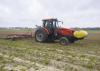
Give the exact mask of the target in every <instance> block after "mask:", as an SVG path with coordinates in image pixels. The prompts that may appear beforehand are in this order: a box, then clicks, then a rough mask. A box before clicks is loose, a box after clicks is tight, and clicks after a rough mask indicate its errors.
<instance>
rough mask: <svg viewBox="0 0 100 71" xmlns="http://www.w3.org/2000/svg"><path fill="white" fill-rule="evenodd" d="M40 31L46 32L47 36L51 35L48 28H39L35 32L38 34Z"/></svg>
mask: <svg viewBox="0 0 100 71" xmlns="http://www.w3.org/2000/svg"><path fill="white" fill-rule="evenodd" d="M38 30H41V31H45V33H46V34H47V35H48V34H49V31H48V30H47V29H46V28H43V27H39V28H37V29H36V31H35V32H37V31H38Z"/></svg>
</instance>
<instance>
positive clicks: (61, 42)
mask: <svg viewBox="0 0 100 71" xmlns="http://www.w3.org/2000/svg"><path fill="white" fill-rule="evenodd" d="M69 43H70V42H69V40H68V38H66V37H61V38H60V44H61V45H68V44H69Z"/></svg>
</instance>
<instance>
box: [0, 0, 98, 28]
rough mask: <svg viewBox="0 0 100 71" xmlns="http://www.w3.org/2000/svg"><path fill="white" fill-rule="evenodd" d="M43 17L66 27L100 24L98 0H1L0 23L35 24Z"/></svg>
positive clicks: (95, 25) (10, 25) (8, 24)
mask: <svg viewBox="0 0 100 71" xmlns="http://www.w3.org/2000/svg"><path fill="white" fill-rule="evenodd" d="M44 18H58V19H59V20H61V21H63V22H64V24H63V25H64V26H65V27H100V0H0V27H34V26H35V25H41V24H42V22H41V20H42V19H44Z"/></svg>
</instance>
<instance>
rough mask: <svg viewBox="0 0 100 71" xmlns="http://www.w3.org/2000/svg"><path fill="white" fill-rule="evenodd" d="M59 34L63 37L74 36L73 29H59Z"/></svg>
mask: <svg viewBox="0 0 100 71" xmlns="http://www.w3.org/2000/svg"><path fill="white" fill-rule="evenodd" d="M57 32H58V33H59V34H60V35H63V36H73V32H74V30H73V29H67V28H59V29H57Z"/></svg>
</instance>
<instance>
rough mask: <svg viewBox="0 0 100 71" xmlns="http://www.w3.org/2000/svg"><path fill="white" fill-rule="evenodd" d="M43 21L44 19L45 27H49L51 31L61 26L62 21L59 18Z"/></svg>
mask: <svg viewBox="0 0 100 71" xmlns="http://www.w3.org/2000/svg"><path fill="white" fill-rule="evenodd" d="M42 21H43V27H44V28H46V29H48V30H49V32H50V31H54V30H55V29H57V28H58V27H59V25H58V22H61V21H58V20H57V19H44V20H42Z"/></svg>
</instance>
